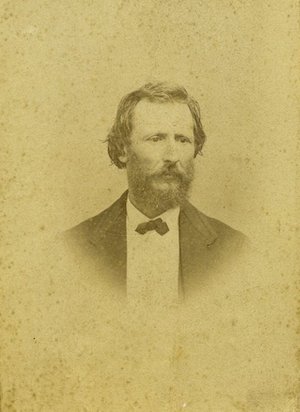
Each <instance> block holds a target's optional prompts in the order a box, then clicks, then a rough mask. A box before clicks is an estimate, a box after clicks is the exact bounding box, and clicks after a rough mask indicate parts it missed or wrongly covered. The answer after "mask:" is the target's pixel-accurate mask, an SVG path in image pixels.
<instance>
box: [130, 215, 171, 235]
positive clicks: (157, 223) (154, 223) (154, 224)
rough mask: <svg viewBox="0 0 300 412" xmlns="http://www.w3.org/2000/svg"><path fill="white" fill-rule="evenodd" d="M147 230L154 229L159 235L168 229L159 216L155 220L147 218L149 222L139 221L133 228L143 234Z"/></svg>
mask: <svg viewBox="0 0 300 412" xmlns="http://www.w3.org/2000/svg"><path fill="white" fill-rule="evenodd" d="M149 230H156V232H157V233H159V234H160V235H161V236H162V235H164V234H165V233H167V232H168V231H169V227H168V225H167V223H166V222H164V221H163V220H162V219H161V218H160V217H159V218H158V219H155V220H149V222H145V223H140V224H139V225H138V227H137V228H136V229H135V231H136V232H138V233H140V234H141V235H144V234H145V233H146V232H148V231H149Z"/></svg>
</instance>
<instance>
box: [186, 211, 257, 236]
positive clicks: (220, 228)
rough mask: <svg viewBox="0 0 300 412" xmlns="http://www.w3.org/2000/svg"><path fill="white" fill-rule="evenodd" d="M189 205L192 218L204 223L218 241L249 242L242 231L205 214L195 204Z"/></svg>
mask: <svg viewBox="0 0 300 412" xmlns="http://www.w3.org/2000/svg"><path fill="white" fill-rule="evenodd" d="M190 206H191V208H192V211H193V216H194V218H195V219H198V220H199V221H200V222H201V225H202V226H203V225H204V226H205V227H206V229H207V231H209V232H210V233H212V234H213V235H215V237H216V238H218V239H219V241H221V242H223V241H229V242H230V241H232V242H237V243H240V244H246V243H248V242H249V240H248V238H247V236H245V235H244V234H243V233H242V232H240V231H238V230H236V229H234V228H232V227H231V226H229V225H227V224H226V223H224V222H221V221H220V220H218V219H215V218H212V217H210V216H207V215H206V214H204V213H203V212H201V211H200V210H198V209H197V208H196V207H195V206H193V205H190Z"/></svg>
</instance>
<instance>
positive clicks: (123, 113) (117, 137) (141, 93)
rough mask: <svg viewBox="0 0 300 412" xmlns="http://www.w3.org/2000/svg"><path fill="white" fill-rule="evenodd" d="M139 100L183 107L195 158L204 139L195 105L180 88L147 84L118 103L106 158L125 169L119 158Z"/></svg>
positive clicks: (160, 84) (126, 140)
mask: <svg viewBox="0 0 300 412" xmlns="http://www.w3.org/2000/svg"><path fill="white" fill-rule="evenodd" d="M141 100H148V101H149V102H159V103H160V102H161V103H164V102H176V103H185V104H187V105H188V107H189V109H190V112H191V114H192V117H193V120H194V138H195V157H196V155H197V154H198V153H201V149H202V147H203V144H204V142H205V139H206V136H205V133H204V130H203V127H202V124H201V118H200V108H199V104H198V102H197V101H196V100H195V99H194V98H193V97H192V96H190V95H189V94H188V92H187V91H186V89H185V88H184V87H182V86H178V85H173V84H169V83H165V82H159V83H147V84H145V85H144V86H142V87H141V88H139V89H137V90H135V91H133V92H131V93H128V94H127V95H125V96H124V97H123V98H122V99H121V101H120V103H119V106H118V110H117V114H116V117H115V121H114V124H113V126H112V128H111V130H110V132H109V133H108V136H107V142H108V154H109V156H110V158H111V160H112V162H113V163H114V164H115V165H116V166H117V167H118V168H120V169H122V168H125V167H126V164H125V163H123V162H121V161H120V159H119V157H120V156H122V155H124V147H125V146H128V145H130V135H131V132H132V127H133V122H132V120H133V113H134V108H135V106H136V105H137V104H138V103H139V102H140V101H141Z"/></svg>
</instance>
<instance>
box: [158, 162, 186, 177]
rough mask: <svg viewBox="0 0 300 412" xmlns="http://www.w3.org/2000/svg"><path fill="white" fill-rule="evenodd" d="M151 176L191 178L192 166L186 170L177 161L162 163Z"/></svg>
mask: <svg viewBox="0 0 300 412" xmlns="http://www.w3.org/2000/svg"><path fill="white" fill-rule="evenodd" d="M152 176H154V177H164V176H173V177H178V178H181V179H182V178H183V179H184V178H191V177H192V176H193V168H192V167H190V168H188V170H185V169H183V168H182V167H181V166H179V165H178V164H177V163H171V164H167V165H164V166H163V167H162V168H161V169H160V170H158V171H157V172H155V173H154V174H153V175H152Z"/></svg>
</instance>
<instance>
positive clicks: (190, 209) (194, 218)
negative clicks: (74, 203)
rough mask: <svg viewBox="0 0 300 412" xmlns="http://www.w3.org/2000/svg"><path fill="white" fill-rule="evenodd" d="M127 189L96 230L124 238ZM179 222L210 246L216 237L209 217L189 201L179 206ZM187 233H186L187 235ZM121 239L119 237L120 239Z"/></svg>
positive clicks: (182, 226) (182, 227) (183, 227)
mask: <svg viewBox="0 0 300 412" xmlns="http://www.w3.org/2000/svg"><path fill="white" fill-rule="evenodd" d="M127 196H128V190H126V191H125V192H124V193H123V194H122V195H121V197H120V198H119V199H118V200H117V201H116V202H115V203H113V204H112V206H111V207H110V208H109V209H107V212H108V211H109V213H107V219H103V220H102V223H101V227H99V228H96V232H97V233H99V231H101V232H102V233H103V234H104V233H106V234H110V235H118V236H121V237H122V238H123V237H124V238H126V202H127ZM179 222H180V223H179V224H180V227H181V230H182V229H184V230H187V231H190V235H192V234H193V235H196V236H197V238H198V240H199V241H201V243H203V245H206V246H211V245H212V244H213V243H214V242H215V241H216V239H217V237H218V236H217V233H216V232H215V230H214V229H213V227H212V226H211V224H210V222H209V219H208V218H207V216H205V215H204V214H203V213H201V212H200V211H199V210H198V209H196V208H195V207H194V206H193V205H192V204H191V203H190V202H188V201H185V203H184V204H183V205H182V206H181V208H180V218H179ZM188 234H189V233H187V235H188ZM120 240H121V239H120Z"/></svg>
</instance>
